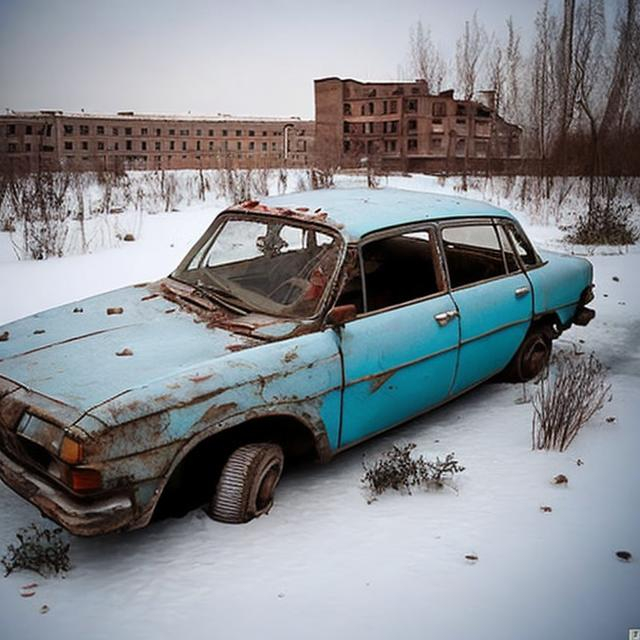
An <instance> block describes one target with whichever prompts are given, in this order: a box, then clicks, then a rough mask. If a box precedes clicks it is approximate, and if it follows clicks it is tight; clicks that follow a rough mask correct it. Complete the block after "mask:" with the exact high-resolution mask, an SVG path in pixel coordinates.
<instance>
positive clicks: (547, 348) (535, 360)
mask: <svg viewBox="0 0 640 640" xmlns="http://www.w3.org/2000/svg"><path fill="white" fill-rule="evenodd" d="M551 346H552V337H551V328H550V327H546V326H544V327H537V328H535V329H533V330H531V331H530V332H529V333H528V334H527V336H526V337H525V339H524V340H523V341H522V344H521V345H520V347H519V349H518V351H517V352H516V355H515V356H513V359H512V360H511V362H510V363H509V364H508V365H507V368H506V369H505V370H504V377H505V378H506V379H507V380H508V381H510V382H527V381H528V380H532V379H533V378H535V377H536V376H538V375H540V373H542V371H543V370H544V368H545V367H546V366H547V364H548V363H549V358H550V357H551Z"/></svg>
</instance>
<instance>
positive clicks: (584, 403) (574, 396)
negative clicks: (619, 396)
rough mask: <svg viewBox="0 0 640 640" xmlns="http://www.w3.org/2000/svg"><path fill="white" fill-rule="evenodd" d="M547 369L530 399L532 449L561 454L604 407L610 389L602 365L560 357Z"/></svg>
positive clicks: (579, 359) (591, 356) (593, 357)
mask: <svg viewBox="0 0 640 640" xmlns="http://www.w3.org/2000/svg"><path fill="white" fill-rule="evenodd" d="M554 364H555V366H554V367H552V368H549V369H547V372H546V374H545V375H543V376H542V378H541V379H540V383H539V385H538V390H537V392H536V394H535V395H534V397H533V409H534V413H533V423H532V428H531V440H532V448H533V449H555V450H558V451H564V450H565V449H566V448H567V447H568V446H569V445H570V444H571V443H572V442H573V440H574V438H575V437H576V436H577V435H578V432H579V431H580V429H581V428H582V427H583V426H584V425H585V424H586V423H587V422H588V421H589V419H590V418H591V417H592V416H593V415H594V414H595V413H596V412H597V411H599V410H600V409H602V407H603V406H604V403H605V399H606V397H607V394H608V393H609V389H610V388H611V387H610V385H609V384H607V381H606V372H605V369H604V366H603V365H602V363H601V362H600V361H599V360H598V359H597V358H596V357H595V355H593V354H591V355H590V356H589V357H588V358H585V357H580V356H576V355H570V354H567V353H561V354H559V355H557V356H556V357H555V359H554Z"/></svg>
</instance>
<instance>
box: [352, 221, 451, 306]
mask: <svg viewBox="0 0 640 640" xmlns="http://www.w3.org/2000/svg"><path fill="white" fill-rule="evenodd" d="M362 265H363V268H364V281H365V291H366V305H367V309H366V310H367V311H375V310H377V309H384V308H385V307H391V306H394V305H398V304H402V303H404V302H410V301H411V300H417V299H420V298H425V297H427V296H429V295H432V294H434V293H438V292H440V291H442V290H443V287H442V278H441V277H440V273H439V265H438V260H437V253H436V246H435V243H434V241H433V237H432V233H431V232H430V231H429V230H426V229H425V230H420V231H412V232H406V233H398V234H397V235H393V236H387V237H384V238H380V239H379V240H373V241H371V242H367V243H366V244H365V245H363V247H362Z"/></svg>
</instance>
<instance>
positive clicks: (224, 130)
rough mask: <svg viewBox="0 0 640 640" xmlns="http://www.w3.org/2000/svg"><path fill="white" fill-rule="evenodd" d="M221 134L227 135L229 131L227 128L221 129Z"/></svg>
mask: <svg viewBox="0 0 640 640" xmlns="http://www.w3.org/2000/svg"><path fill="white" fill-rule="evenodd" d="M222 135H223V137H224V136H228V135H229V131H228V130H227V129H223V130H222Z"/></svg>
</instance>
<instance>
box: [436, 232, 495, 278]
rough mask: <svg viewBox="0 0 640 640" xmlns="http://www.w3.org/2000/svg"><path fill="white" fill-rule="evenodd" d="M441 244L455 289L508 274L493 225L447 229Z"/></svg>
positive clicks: (443, 233)
mask: <svg viewBox="0 0 640 640" xmlns="http://www.w3.org/2000/svg"><path fill="white" fill-rule="evenodd" d="M442 240H443V242H444V253H445V257H446V260H447V266H448V268H449V278H450V280H451V287H452V288H453V289H455V288H457V287H464V286H466V285H469V284H473V283H474V282H481V281H483V280H489V279H491V278H498V277H500V276H503V275H505V274H506V269H505V263H504V259H503V257H502V250H501V247H500V242H499V241H498V236H497V233H496V229H495V227H494V226H493V225H491V224H477V223H475V224H469V225H459V226H452V227H445V228H444V229H443V230H442Z"/></svg>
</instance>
